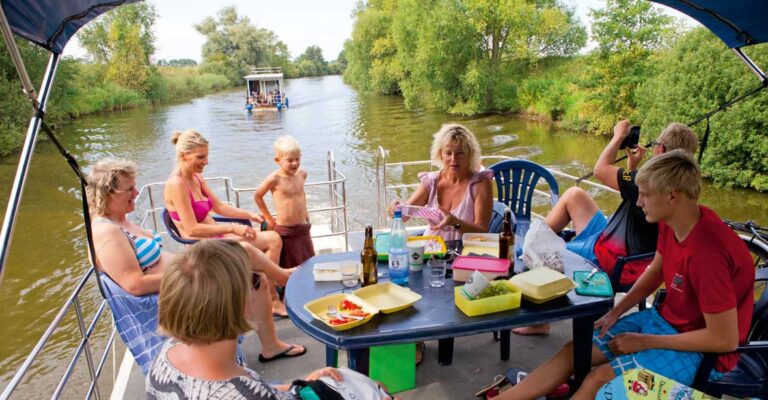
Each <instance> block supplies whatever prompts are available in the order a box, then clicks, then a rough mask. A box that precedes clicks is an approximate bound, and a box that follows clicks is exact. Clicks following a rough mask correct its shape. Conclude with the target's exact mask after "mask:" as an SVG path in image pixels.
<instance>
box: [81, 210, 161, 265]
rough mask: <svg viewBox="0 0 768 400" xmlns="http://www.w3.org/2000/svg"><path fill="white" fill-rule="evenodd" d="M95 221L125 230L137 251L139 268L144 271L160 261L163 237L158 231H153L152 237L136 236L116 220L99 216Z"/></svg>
mask: <svg viewBox="0 0 768 400" xmlns="http://www.w3.org/2000/svg"><path fill="white" fill-rule="evenodd" d="M94 223H107V224H112V225H115V226H117V227H118V228H120V231H121V232H123V235H125V237H126V238H127V239H128V242H130V243H131V247H133V252H134V253H136V261H138V263H139V268H141V270H142V271H145V270H147V269H148V268H149V267H151V266H153V265H155V264H156V263H157V262H158V261H160V255H161V254H162V245H161V244H160V242H161V241H162V240H163V238H162V237H160V235H158V234H157V233H153V236H152V238H151V239H150V238H148V237H144V236H136V235H134V234H133V233H131V232H130V231H129V230H127V229H125V228H123V227H122V226H120V225H118V224H117V223H115V221H112V220H109V219H107V218H104V217H99V218H98V219H96V220H94Z"/></svg>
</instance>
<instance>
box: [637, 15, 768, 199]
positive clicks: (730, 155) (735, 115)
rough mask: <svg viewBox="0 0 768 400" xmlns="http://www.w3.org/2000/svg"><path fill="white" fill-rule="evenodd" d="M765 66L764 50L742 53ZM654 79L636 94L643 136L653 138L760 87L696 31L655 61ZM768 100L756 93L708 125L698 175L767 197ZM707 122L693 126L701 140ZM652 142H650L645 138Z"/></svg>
mask: <svg viewBox="0 0 768 400" xmlns="http://www.w3.org/2000/svg"><path fill="white" fill-rule="evenodd" d="M745 51H746V52H747V53H748V54H749V56H750V57H751V58H752V59H753V60H754V61H755V62H756V63H757V64H758V65H765V64H766V63H768V47H766V45H765V44H761V45H756V46H750V47H748V48H746V49H745ZM654 62H655V63H656V65H657V69H658V73H657V74H656V76H655V77H654V78H653V79H649V80H648V81H647V82H645V83H644V84H643V85H642V86H641V87H640V89H639V90H638V99H639V106H638V108H639V110H640V112H639V114H640V115H641V116H642V117H643V120H642V124H643V131H644V132H648V134H649V135H656V134H657V133H658V132H660V131H661V130H662V129H663V128H664V127H665V126H666V125H668V124H669V123H670V122H682V123H688V122H691V121H693V120H695V119H697V118H699V117H700V116H701V115H703V114H705V113H706V112H708V111H710V110H713V109H715V108H717V107H718V106H720V105H721V104H723V103H725V102H727V101H729V100H732V99H734V98H735V97H737V96H739V95H741V94H744V93H747V92H748V91H750V90H752V89H753V88H755V87H756V86H758V85H759V81H758V80H757V79H755V75H754V74H752V73H751V72H750V71H749V69H748V68H747V67H746V66H745V65H744V64H743V63H742V62H740V61H739V59H738V58H737V57H734V56H733V54H732V53H731V52H730V51H728V49H727V48H726V46H725V45H724V44H723V43H722V41H720V39H718V38H717V37H715V36H714V35H713V34H712V33H711V32H709V31H707V30H706V29H704V28H697V29H694V30H693V31H691V32H689V33H687V34H685V35H684V36H683V37H682V38H681V39H680V40H679V42H678V43H677V44H676V46H675V47H674V48H672V49H670V50H668V51H664V52H661V53H659V54H658V56H657V57H655V58H654ZM766 110H768V96H766V94H765V93H764V92H763V93H760V94H757V95H754V96H752V97H750V98H749V99H748V100H745V101H743V102H740V103H737V104H735V105H734V106H732V107H731V108H729V109H728V111H727V112H721V113H719V114H716V115H715V116H713V117H712V118H711V119H710V122H711V128H712V133H711V135H710V138H709V143H708V146H707V148H706V151H705V152H704V157H703V159H702V171H703V173H704V175H705V176H708V177H710V178H712V179H713V180H714V181H715V183H717V184H719V185H722V186H726V187H731V186H737V187H749V188H753V189H756V190H760V191H768V136H766V135H765V132H766V131H767V130H768V115H766V114H767V112H766ZM705 127H706V121H703V122H701V123H699V124H698V125H696V126H694V128H695V129H696V131H697V132H698V133H699V135H700V137H702V136H703V134H704V130H705ZM650 137H653V136H650Z"/></svg>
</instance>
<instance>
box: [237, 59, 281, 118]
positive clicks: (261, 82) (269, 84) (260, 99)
mask: <svg viewBox="0 0 768 400" xmlns="http://www.w3.org/2000/svg"><path fill="white" fill-rule="evenodd" d="M243 78H244V79H245V82H246V84H247V85H246V89H245V90H246V92H245V109H246V110H248V111H262V110H267V111H272V110H275V111H280V110H282V109H283V108H288V96H287V95H286V94H285V91H284V90H283V70H282V68H280V67H262V68H253V69H251V72H250V74H248V75H246V76H245V77H243Z"/></svg>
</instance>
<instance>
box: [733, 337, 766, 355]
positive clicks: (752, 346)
mask: <svg viewBox="0 0 768 400" xmlns="http://www.w3.org/2000/svg"><path fill="white" fill-rule="evenodd" d="M759 350H768V340H756V341H753V342H749V343H745V344H742V345H741V346H739V347H738V348H737V349H736V351H738V352H741V353H749V352H754V351H759Z"/></svg>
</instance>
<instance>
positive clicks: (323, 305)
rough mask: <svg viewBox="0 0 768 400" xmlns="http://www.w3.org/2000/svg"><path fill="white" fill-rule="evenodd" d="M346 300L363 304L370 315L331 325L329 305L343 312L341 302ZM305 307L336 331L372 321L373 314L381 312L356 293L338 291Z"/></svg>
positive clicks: (363, 307) (364, 309)
mask: <svg viewBox="0 0 768 400" xmlns="http://www.w3.org/2000/svg"><path fill="white" fill-rule="evenodd" d="M344 300H348V301H351V302H353V303H355V304H357V305H359V306H361V307H362V309H363V311H365V312H367V313H370V315H368V316H367V317H365V318H364V319H361V320H359V321H351V322H347V323H346V324H341V325H331V323H330V320H331V319H332V318H331V317H329V316H328V306H335V307H336V310H337V311H338V312H340V313H343V311H342V310H341V302H342V301H344ZM304 309H305V310H307V312H308V313H310V314H312V316H313V317H315V319H317V320H320V321H323V323H325V324H326V325H328V326H329V327H330V328H331V329H333V330H336V331H345V330H347V329H352V328H354V327H356V326H360V325H362V324H364V323H366V322H368V321H370V320H371V318H373V316H374V315H376V314H378V312H379V309H378V308H376V307H374V306H373V305H371V304H369V303H368V302H367V301H365V300H363V299H361V298H359V297H357V296H355V295H354V294H347V293H336V294H332V295H330V296H325V297H321V298H319V299H315V300H312V301H310V302H308V303H307V304H304Z"/></svg>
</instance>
